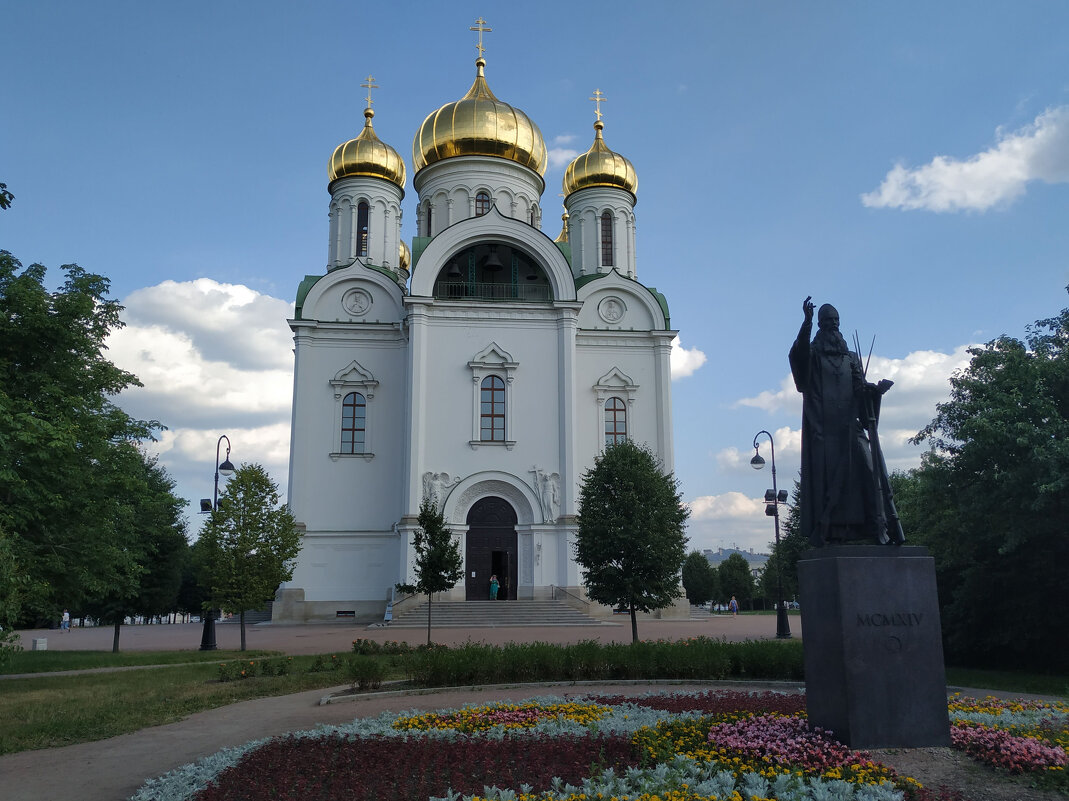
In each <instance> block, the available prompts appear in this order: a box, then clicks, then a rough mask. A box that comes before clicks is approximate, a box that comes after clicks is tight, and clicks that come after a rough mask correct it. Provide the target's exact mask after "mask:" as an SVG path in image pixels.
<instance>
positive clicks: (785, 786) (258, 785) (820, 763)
mask: <svg viewBox="0 0 1069 801" xmlns="http://www.w3.org/2000/svg"><path fill="white" fill-rule="evenodd" d="M803 707H804V696H802V695H799V694H781V693H772V692H765V693H752V694H750V693H739V692H702V693H673V694H649V695H646V696H639V697H633V698H625V697H622V696H590V697H580V698H575V697H573V698H559V697H543V698H533V699H529V700H527V701H525V702H523V703H496V704H488V705H480V706H474V705H473V706H467V707H464V708H462V709H452V710H440V711H438V712H434V713H415V712H407V713H384V714H382V715H380V716H379V717H377V718H367V719H360V720H356V721H354V722H353V723H351V724H348V725H345V726H335V727H323V728H321V729H319V730H316V731H313V732H298V733H295V734H291V735H287V736H286V737H280V738H273V739H270V740H265V741H260V742H257V743H251V744H249V745H248V746H245V747H244V748H241V749H231V750H229V751H227V752H223V753H221V754H219V755H217V756H216V757H214V758H210V759H209V760H205V761H202V762H201V763H198V764H197V765H192V766H187V767H186V768H183V769H181V770H179V771H175V772H173V773H172V774H168V776H165V777H163V778H161V779H158V780H154V781H152V782H149V783H148V784H146V785H145V786H144V787H143V788H142V789H141V791H140V792H139V794H138V795H136V796H135V797H134V798H135V799H140V800H146V799H149V798H151V799H159V800H160V801H163V800H164V799H166V800H167V801H179V799H183V800H185V799H196V801H258V799H268V798H271V799H293V800H294V801H298V800H299V801H307V799H313V798H323V799H343V798H361V799H406V800H410V799H420V798H436V799H449V800H450V801H460V799H466V800H467V801H476V799H487V800H488V801H516V800H517V799H521V800H522V801H584V800H585V801H592V800H593V799H599V798H602V799H611V798H615V799H619V801H625V799H626V800H627V801H636V800H638V799H643V800H645V801H652V800H653V799H654V798H659V799H661V801H706V799H708V800H709V801H713V800H714V799H715V800H716V801H725V800H726V799H731V800H732V801H743V800H744V799H745V801H765V800H766V799H780V800H782V801H787V800H788V799H791V800H792V801H808V800H812V801H821V800H822V799H828V800H829V801H832V800H835V801H853V800H855V799H856V801H899V799H909V800H910V801H940V800H941V801H950V799H955V798H960V795H958V794H957V793H955V792H953V791H950V790H943V789H939V790H932V789H930V788H922V787H921V786H920V785H919V784H918V783H917V782H916V781H914V780H912V779H910V778H908V777H904V776H899V775H898V774H897V773H896V772H895V771H894V770H893V769H891V768H890V767H888V766H886V765H882V764H880V763H878V762H876V761H875V760H873V759H872V757H871V756H870V755H868V754H866V753H864V752H858V751H851V750H850V749H848V748H846V747H844V746H842V745H840V744H839V743H837V742H835V741H834V740H832V739H831V738H830V737H829V736H828V735H827V734H826V733H824V732H821V731H820V730H815V729H811V728H810V727H809V726H808V724H807V722H806V720H805V713H804V709H803ZM950 710H951V719H952V722H953V725H952V732H953V738H954V742H955V745H957V746H958V747H961V748H963V749H964V750H965V751H966V752H967V753H970V754H972V755H974V756H976V757H977V758H979V759H981V760H983V761H985V762H987V763H988V764H991V765H993V766H995V767H997V768H1000V769H1004V770H1007V771H1011V772H1028V773H1029V774H1030V775H1033V776H1036V777H1037V778H1038V779H1039V780H1040V781H1041V782H1043V783H1045V784H1046V786H1052V787H1056V788H1061V789H1065V788H1066V786H1067V785H1066V784H1065V781H1064V779H1065V770H1064V767H1065V756H1066V743H1067V742H1069V734H1067V720H1069V714H1067V710H1066V708H1065V706H1064V705H1060V704H1034V703H1029V704H1020V703H1005V702H995V701H991V700H987V701H975V700H974V699H963V698H954V699H952V700H951V706H950ZM999 724H1005V725H1004V726H1001V727H1000V725H999ZM499 788H504V789H499Z"/></svg>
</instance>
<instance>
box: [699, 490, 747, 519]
mask: <svg viewBox="0 0 1069 801" xmlns="http://www.w3.org/2000/svg"><path fill="white" fill-rule="evenodd" d="M687 506H688V507H689V508H690V519H691V520H725V519H727V520H730V519H733V518H740V517H749V516H750V515H752V514H754V512H757V511H760V512H761V514H764V510H765V505H764V503H763V502H762V501H759V500H758V499H756V498H747V497H746V496H745V495H743V494H742V493H741V492H725V493H724V494H723V495H703V496H701V497H700V498H695V499H694V500H693V501H690V502H689V503H688V504H687Z"/></svg>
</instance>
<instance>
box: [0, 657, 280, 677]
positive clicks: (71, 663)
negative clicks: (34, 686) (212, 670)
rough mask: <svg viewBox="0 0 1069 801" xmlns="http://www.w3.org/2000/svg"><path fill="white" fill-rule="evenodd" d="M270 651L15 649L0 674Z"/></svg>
mask: <svg viewBox="0 0 1069 801" xmlns="http://www.w3.org/2000/svg"><path fill="white" fill-rule="evenodd" d="M274 655H277V653H276V652H274V651H244V652H243V651H128V652H119V653H117V654H113V653H111V652H110V651H18V652H16V653H14V654H12V655H11V659H10V661H9V662H8V663H7V664H6V665H3V666H0V675H14V674H18V673H51V672H53V671H56V670H87V669H90V668H104V667H130V666H136V665H181V664H185V663H187V662H208V663H209V664H213V665H215V664H218V663H219V662H223V661H225V660H228V659H242V658H246V657H247V658H249V659H261V658H263V657H265V656H274Z"/></svg>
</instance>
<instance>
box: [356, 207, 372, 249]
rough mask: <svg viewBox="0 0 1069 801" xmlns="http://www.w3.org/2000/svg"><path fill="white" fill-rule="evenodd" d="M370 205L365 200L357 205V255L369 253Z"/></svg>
mask: <svg viewBox="0 0 1069 801" xmlns="http://www.w3.org/2000/svg"><path fill="white" fill-rule="evenodd" d="M368 216H369V215H368V207H367V203H366V202H365V201H363V200H361V201H360V204H359V205H358V206H357V207H356V255H357V256H366V255H367V233H368V230H367V229H368Z"/></svg>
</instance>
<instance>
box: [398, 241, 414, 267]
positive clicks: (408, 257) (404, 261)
mask: <svg viewBox="0 0 1069 801" xmlns="http://www.w3.org/2000/svg"><path fill="white" fill-rule="evenodd" d="M397 263H398V264H399V265H401V269H402V270H407V269H408V268H409V267H410V266H411V264H412V251H411V249H410V248H409V247H408V243H406V242H405V241H404V240H403V239H402V240H401V244H400V245H399V246H398V247H397Z"/></svg>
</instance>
